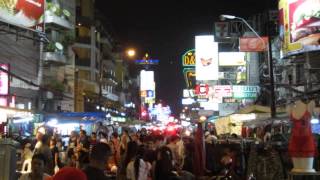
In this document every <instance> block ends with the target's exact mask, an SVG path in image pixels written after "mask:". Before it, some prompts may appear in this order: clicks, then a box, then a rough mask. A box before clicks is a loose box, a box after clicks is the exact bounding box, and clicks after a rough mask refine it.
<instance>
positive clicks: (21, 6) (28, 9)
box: [0, 0, 45, 32]
mask: <svg viewBox="0 0 320 180" xmlns="http://www.w3.org/2000/svg"><path fill="white" fill-rule="evenodd" d="M44 3H45V0H19V1H18V0H4V1H3V0H2V1H0V21H3V22H6V23H9V24H13V25H17V26H21V27H23V28H27V29H32V30H36V31H41V32H43V31H44V28H43V24H44V22H43V17H44Z"/></svg>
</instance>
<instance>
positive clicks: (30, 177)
mask: <svg viewBox="0 0 320 180" xmlns="http://www.w3.org/2000/svg"><path fill="white" fill-rule="evenodd" d="M46 163H47V162H46V157H45V156H44V155H43V154H40V153H38V154H35V155H34V156H33V157H32V161H31V172H30V173H25V174H22V175H21V176H20V178H19V180H46V179H48V178H50V175H48V174H46V173H45V167H46Z"/></svg>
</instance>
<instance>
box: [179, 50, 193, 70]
mask: <svg viewBox="0 0 320 180" xmlns="http://www.w3.org/2000/svg"><path fill="white" fill-rule="evenodd" d="M182 66H183V67H195V66H196V55H195V50H194V49H191V50H189V51H187V52H186V53H184V55H183V56H182Z"/></svg>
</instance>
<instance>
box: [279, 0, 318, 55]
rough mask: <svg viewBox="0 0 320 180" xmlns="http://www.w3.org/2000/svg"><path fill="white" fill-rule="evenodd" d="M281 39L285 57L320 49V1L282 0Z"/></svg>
mask: <svg viewBox="0 0 320 180" xmlns="http://www.w3.org/2000/svg"><path fill="white" fill-rule="evenodd" d="M278 7H279V24H280V30H279V32H280V39H281V41H282V52H283V56H289V55H293V54H297V53H303V52H307V51H316V50H319V49H320V44H319V40H320V36H319V30H318V29H319V27H320V25H319V23H320V16H319V7H320V1H312V0H294V1H293V0H280V1H279V6H278Z"/></svg>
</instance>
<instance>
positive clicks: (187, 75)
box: [183, 68, 196, 88]
mask: <svg viewBox="0 0 320 180" xmlns="http://www.w3.org/2000/svg"><path fill="white" fill-rule="evenodd" d="M183 75H184V79H185V82H186V84H187V87H188V88H194V86H195V83H196V73H195V69H194V68H184V69H183Z"/></svg>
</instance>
